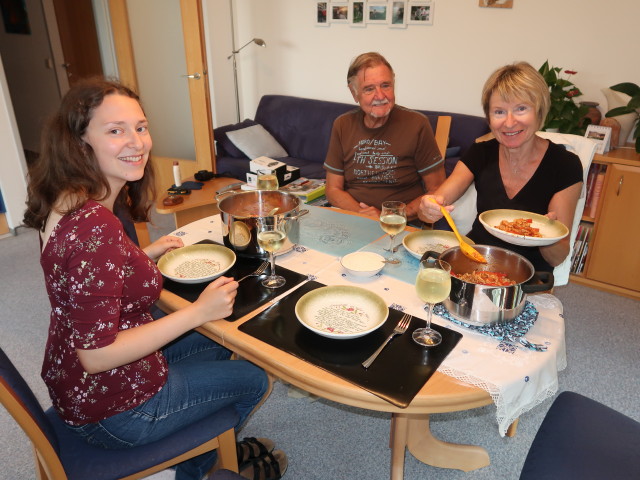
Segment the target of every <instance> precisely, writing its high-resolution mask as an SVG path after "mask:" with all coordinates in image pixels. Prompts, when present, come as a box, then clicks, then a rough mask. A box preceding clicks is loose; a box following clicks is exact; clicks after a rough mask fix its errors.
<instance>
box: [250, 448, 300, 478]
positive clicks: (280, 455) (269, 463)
mask: <svg viewBox="0 0 640 480" xmlns="http://www.w3.org/2000/svg"><path fill="white" fill-rule="evenodd" d="M288 466H289V461H288V460H287V456H286V455H285V453H284V452H283V451H282V450H274V451H273V452H272V453H267V454H266V455H265V456H263V457H259V458H256V459H254V460H252V461H251V462H249V463H248V464H247V465H246V466H245V467H244V468H241V469H240V475H241V476H242V477H244V478H246V479H248V480H279V479H280V478H282V476H283V475H284V473H285V472H286V471H287V467H288Z"/></svg>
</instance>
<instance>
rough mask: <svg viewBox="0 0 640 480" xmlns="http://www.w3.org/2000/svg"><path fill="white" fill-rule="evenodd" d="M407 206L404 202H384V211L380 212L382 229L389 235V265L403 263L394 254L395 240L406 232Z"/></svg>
mask: <svg viewBox="0 0 640 480" xmlns="http://www.w3.org/2000/svg"><path fill="white" fill-rule="evenodd" d="M406 208H407V206H406V205H405V204H404V203H403V202H396V201H388V202H382V210H380V228H382V230H383V231H384V232H385V233H386V234H388V235H389V238H390V239H391V240H390V244H389V251H390V252H391V255H390V256H389V257H388V258H387V263H394V264H398V263H401V261H400V259H399V258H396V256H395V255H394V252H393V240H394V238H395V236H396V235H397V234H399V233H400V232H402V231H403V230H404V227H406V226H407V213H406Z"/></svg>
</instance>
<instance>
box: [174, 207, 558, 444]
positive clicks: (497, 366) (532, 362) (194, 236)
mask: <svg viewBox="0 0 640 480" xmlns="http://www.w3.org/2000/svg"><path fill="white" fill-rule="evenodd" d="M329 212H330V211H329ZM314 215H315V219H314V220H312V221H311V222H309V223H308V224H307V225H308V227H307V228H309V229H311V227H309V226H311V225H315V227H314V228H321V229H322V233H323V235H324V237H325V238H326V248H325V244H319V243H317V239H318V238H319V236H318V235H313V236H311V235H308V236H307V238H312V237H313V239H314V240H313V241H314V242H315V243H314V245H315V246H316V248H317V249H315V248H314V249H312V248H309V247H306V246H304V245H302V244H301V245H296V246H295V247H294V248H292V249H291V250H290V251H289V252H287V253H284V254H282V255H279V256H278V258H277V261H276V263H277V264H278V265H281V266H283V267H286V268H288V269H290V270H294V271H296V272H299V273H302V274H306V275H308V276H310V277H311V278H313V279H316V280H317V281H319V282H320V283H324V284H326V285H359V286H362V287H365V288H367V289H368V290H371V291H373V292H376V293H377V294H378V295H380V296H381V297H382V298H384V299H385V301H386V302H387V304H388V305H389V306H390V307H392V308H395V309H398V310H401V311H404V312H408V313H410V314H412V315H414V316H415V317H419V318H426V312H425V311H424V309H423V304H422V302H421V301H420V300H419V299H418V297H417V295H416V294H415V290H414V285H413V282H408V281H407V280H408V279H412V278H415V273H417V262H411V261H405V262H404V263H403V264H402V265H400V266H392V265H387V266H385V268H384V269H383V270H382V272H381V273H380V274H378V275H376V276H375V277H372V278H356V277H352V276H351V275H349V274H347V273H346V271H345V270H344V269H343V268H342V266H341V265H340V261H339V256H337V255H336V253H335V252H336V251H340V249H341V248H342V250H344V249H345V247H344V246H345V245H348V246H349V247H351V248H352V250H349V251H355V250H360V249H363V250H375V245H374V244H372V243H371V238H378V235H379V234H380V235H381V234H382V231H381V230H380V227H379V226H378V224H377V222H375V221H371V227H370V228H371V230H369V232H368V234H367V235H366V237H367V238H365V237H363V236H362V235H359V236H354V237H350V236H349V234H348V232H346V231H345V229H344V225H343V224H342V223H341V222H342V218H343V217H346V218H347V219H349V216H346V215H344V214H340V213H337V212H330V213H327V211H326V210H323V211H320V210H318V211H317V213H316V211H315V210H314V209H311V214H310V215H308V216H307V217H311V218H312V219H313V218H314ZM331 215H339V216H340V217H336V218H337V219H338V220H340V222H337V221H335V222H334V221H329V220H327V218H329V219H330V218H331ZM327 216H328V217H327ZM307 217H302V218H303V219H304V218H307ZM351 218H354V217H351ZM361 220H362V219H358V221H359V222H361ZM347 223H348V222H347ZM362 227H363V225H362V224H361V223H360V225H359V228H360V230H363V228H362ZM304 228H305V224H304V223H302V224H301V229H304ZM332 229H334V230H335V231H332ZM172 235H176V236H179V237H181V238H182V240H183V242H184V243H185V245H191V244H193V243H197V242H199V241H201V240H205V239H208V240H213V241H216V242H220V243H222V225H221V220H220V216H219V215H215V216H212V217H207V218H203V219H201V220H198V221H197V222H193V223H191V224H189V225H185V226H184V227H182V228H179V229H177V230H175V231H174V232H172ZM301 238H302V239H304V236H303V235H301ZM384 240H387V239H384ZM387 241H388V240H387ZM309 243H311V241H309ZM376 243H377V244H379V243H380V241H378V242H376ZM341 245H342V246H341ZM385 245H386V243H385ZM336 249H337V250H336ZM400 249H401V250H402V249H403V247H400ZM321 250H324V253H323V251H321ZM327 252H329V253H327ZM342 253H344V252H342ZM403 258H405V260H407V258H408V257H406V256H405V257H403ZM391 269H400V271H393V270H391ZM408 269H415V273H414V274H412V273H411V272H410V271H409V270H408ZM387 272H388V273H387ZM528 301H530V302H531V303H532V304H533V305H534V306H535V307H536V309H537V310H538V312H539V315H538V319H537V321H536V322H535V324H534V326H533V327H532V329H531V330H530V331H529V332H528V333H527V335H526V338H527V340H529V341H531V342H533V343H540V344H544V345H546V346H547V351H546V352H536V351H533V350H529V349H527V348H525V347H523V346H516V345H512V344H509V343H506V342H500V341H498V340H495V339H493V338H490V337H487V336H485V335H482V334H479V333H475V332H471V331H469V330H468V329H466V328H464V327H461V326H458V325H455V324H453V323H451V322H449V321H447V320H445V319H443V318H440V317H438V316H434V318H433V322H434V323H438V324H439V325H443V326H445V327H447V328H450V329H452V330H457V331H459V332H460V333H462V334H463V337H462V339H461V341H460V342H459V343H458V345H457V346H456V348H455V349H454V350H453V351H452V352H451V353H450V354H449V355H448V356H447V358H446V359H445V360H444V362H443V363H442V365H441V366H440V369H439V370H440V371H441V372H442V373H445V374H446V375H449V376H452V377H455V378H457V379H459V380H462V381H464V382H466V383H469V384H471V385H474V386H477V387H479V388H482V389H483V390H486V391H487V392H488V393H489V394H490V395H491V397H492V398H493V401H494V403H495V405H496V418H497V422H498V430H499V432H500V435H503V436H504V434H505V433H506V431H507V428H508V427H509V425H510V424H511V423H512V422H513V421H514V420H515V419H517V418H519V417H520V416H521V415H522V414H523V413H524V412H526V411H528V410H529V409H531V408H533V407H535V406H536V405H538V404H539V403H541V402H542V401H543V400H545V399H546V398H548V397H551V396H553V395H555V393H556V392H557V390H558V375H557V372H558V371H560V370H562V369H564V368H565V367H566V351H565V342H564V320H563V318H562V304H561V303H560V301H559V300H558V299H557V298H556V297H554V296H553V295H549V294H542V295H530V296H529V297H528Z"/></svg>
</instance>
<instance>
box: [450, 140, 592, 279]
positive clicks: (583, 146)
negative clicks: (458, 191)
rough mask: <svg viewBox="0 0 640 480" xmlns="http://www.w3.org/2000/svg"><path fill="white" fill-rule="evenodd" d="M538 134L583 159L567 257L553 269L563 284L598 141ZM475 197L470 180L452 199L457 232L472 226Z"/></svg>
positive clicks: (567, 277) (475, 210)
mask: <svg viewBox="0 0 640 480" xmlns="http://www.w3.org/2000/svg"><path fill="white" fill-rule="evenodd" d="M537 135H538V136H539V137H542V138H546V139H547V140H549V141H551V142H553V143H557V144H560V145H564V147H565V148H566V149H567V150H568V151H570V152H573V153H575V154H576V155H577V156H578V157H579V158H580V162H581V163H582V172H583V177H582V182H583V185H582V193H581V194H580V198H579V199H578V204H577V205H576V212H575V214H574V216H573V223H572V224H571V225H570V226H569V225H568V226H569V227H570V228H571V233H570V236H571V237H570V239H569V244H570V249H569V255H567V258H566V259H565V260H564V261H563V262H562V263H561V264H560V265H558V266H557V267H555V268H554V269H553V277H554V285H555V286H560V285H566V284H567V283H568V282H569V273H570V271H571V256H572V254H573V244H574V243H575V239H576V235H577V233H578V224H579V223H580V219H581V218H582V211H583V210H584V203H585V200H586V198H585V197H586V194H585V192H586V184H587V175H588V174H589V167H590V166H591V162H592V160H593V156H594V154H595V152H596V146H597V143H596V142H595V141H594V140H592V139H590V138H586V137H581V136H579V135H572V134H568V133H552V132H537ZM485 137H487V136H485ZM485 137H483V138H481V139H478V140H479V141H484V140H489V139H490V138H493V137H492V136H489V137H487V138H485ZM476 198H477V193H476V188H475V185H474V184H473V183H472V184H471V185H470V186H469V188H468V189H467V191H466V192H465V193H464V195H463V196H462V197H460V198H459V199H458V200H457V201H456V202H454V205H455V207H456V208H455V210H454V211H453V212H452V214H451V216H452V217H453V220H454V221H455V222H456V226H457V227H458V229H459V230H460V233H461V234H463V235H464V234H466V233H468V232H469V231H470V230H471V226H472V225H473V221H474V220H475V217H476V215H477V213H478V211H477V209H476Z"/></svg>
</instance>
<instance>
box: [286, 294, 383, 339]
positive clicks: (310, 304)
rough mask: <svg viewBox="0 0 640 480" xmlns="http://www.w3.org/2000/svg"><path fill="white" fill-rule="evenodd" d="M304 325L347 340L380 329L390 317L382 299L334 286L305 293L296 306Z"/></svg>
mask: <svg viewBox="0 0 640 480" xmlns="http://www.w3.org/2000/svg"><path fill="white" fill-rule="evenodd" d="M295 312H296V317H298V320H299V321H300V323H301V324H302V325H303V326H305V327H306V328H308V329H309V330H311V331H312V332H314V333H317V334H318V335H322V336H323V337H328V338H334V339H339V340H347V339H350V338H358V337H362V336H364V335H366V334H368V333H371V332H373V331H374V330H377V329H378V328H380V327H381V326H382V325H383V324H384V322H385V321H386V320H387V317H388V316H389V308H388V307H387V304H386V303H385V302H384V300H383V299H382V297H380V296H379V295H376V294H375V293H373V292H370V291H369V290H366V289H364V288H360V287H352V286H348V285H330V286H327V287H320V288H316V289H315V290H311V291H310V292H307V293H305V294H304V295H303V296H302V297H300V300H298V302H297V303H296V307H295Z"/></svg>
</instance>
